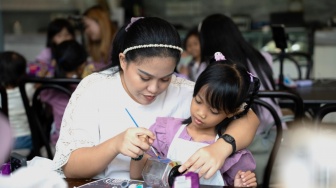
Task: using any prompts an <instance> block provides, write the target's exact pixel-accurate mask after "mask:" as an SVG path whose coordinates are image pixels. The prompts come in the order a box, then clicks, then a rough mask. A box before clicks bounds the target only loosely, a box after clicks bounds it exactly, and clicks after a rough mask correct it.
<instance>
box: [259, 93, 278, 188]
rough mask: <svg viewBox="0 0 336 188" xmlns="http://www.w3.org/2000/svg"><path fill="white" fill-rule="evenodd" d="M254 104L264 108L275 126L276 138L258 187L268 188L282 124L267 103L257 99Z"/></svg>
mask: <svg viewBox="0 0 336 188" xmlns="http://www.w3.org/2000/svg"><path fill="white" fill-rule="evenodd" d="M254 103H255V104H257V105H259V106H262V107H264V108H266V109H267V110H268V111H269V112H270V113H271V115H272V117H273V118H274V123H275V126H276V133H277V134H276V137H275V141H274V145H273V147H272V151H271V154H270V156H269V158H268V162H267V164H266V168H265V171H264V177H263V183H262V185H259V187H269V183H270V179H271V172H272V169H273V164H274V161H275V159H276V156H277V153H278V151H279V147H280V144H281V140H282V123H281V120H280V117H279V115H278V113H277V112H276V110H275V109H274V108H273V107H272V106H271V105H270V104H269V103H267V102H265V101H263V100H261V99H259V98H257V99H255V100H254Z"/></svg>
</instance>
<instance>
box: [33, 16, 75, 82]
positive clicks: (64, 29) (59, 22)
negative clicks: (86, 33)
mask: <svg viewBox="0 0 336 188" xmlns="http://www.w3.org/2000/svg"><path fill="white" fill-rule="evenodd" d="M75 38H76V35H75V29H74V27H73V26H72V25H71V23H70V22H69V21H68V20H66V19H63V18H58V19H55V20H53V21H51V22H50V23H49V25H48V31H47V44H46V48H44V49H43V50H42V51H41V52H40V53H39V54H38V55H37V57H36V62H37V66H38V67H39V70H38V72H37V73H36V74H37V76H39V77H54V67H55V62H53V56H54V55H53V49H54V47H55V46H56V45H58V44H60V43H62V42H63V41H66V40H73V39H75Z"/></svg>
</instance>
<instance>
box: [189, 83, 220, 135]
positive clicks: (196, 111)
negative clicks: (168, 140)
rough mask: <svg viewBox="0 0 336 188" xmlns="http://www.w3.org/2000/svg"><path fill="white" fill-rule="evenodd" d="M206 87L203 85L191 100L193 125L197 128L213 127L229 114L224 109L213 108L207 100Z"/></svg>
mask: <svg viewBox="0 0 336 188" xmlns="http://www.w3.org/2000/svg"><path fill="white" fill-rule="evenodd" d="M205 97H206V95H205V87H204V86H203V87H202V88H201V89H200V91H199V92H198V93H197V95H196V96H195V97H193V100H192V102H191V107H190V114H191V120H192V122H191V124H190V125H191V126H193V127H195V128H197V129H203V130H204V129H211V130H213V128H214V127H215V126H216V125H217V124H219V123H220V122H222V121H223V120H224V119H225V118H226V117H227V114H226V113H225V112H224V111H220V110H218V109H215V108H212V107H211V106H210V105H209V104H208V103H207V101H206V98H205Z"/></svg>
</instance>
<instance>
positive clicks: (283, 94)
mask: <svg viewBox="0 0 336 188" xmlns="http://www.w3.org/2000/svg"><path fill="white" fill-rule="evenodd" d="M263 98H271V99H273V100H278V99H281V100H284V99H286V100H292V102H289V104H290V108H291V109H292V111H293V113H294V118H291V119H290V120H291V121H299V120H302V119H301V118H302V117H303V101H302V99H301V98H300V97H299V96H298V95H296V94H293V93H290V92H287V91H265V90H264V91H259V93H258V94H257V96H256V98H255V101H254V104H255V105H257V106H258V107H260V108H266V109H267V110H268V111H269V112H270V114H271V116H272V117H273V119H274V125H273V126H276V134H274V135H275V136H274V139H275V140H274V143H273V145H270V146H273V147H270V148H272V149H271V150H270V154H269V157H268V160H267V163H266V166H265V169H264V170H263V177H262V179H260V181H261V182H262V183H260V181H258V182H259V186H260V187H268V186H269V184H270V179H271V173H272V169H273V166H274V162H275V159H276V156H277V153H278V151H279V147H280V143H281V141H282V134H283V130H282V121H281V119H283V118H282V117H280V116H279V114H278V113H277V111H276V110H275V109H274V107H273V106H272V105H271V104H270V103H268V102H266V101H264V100H262V99H263ZM279 101H280V100H279ZM287 121H289V120H288V119H287V120H286V122H287ZM269 128H271V127H269ZM259 136H260V137H259ZM264 136H265V135H256V138H255V139H257V140H256V141H258V139H262V140H263V142H264V141H267V142H273V140H271V139H270V138H273V137H272V136H270V137H269V138H264ZM264 139H267V140H264ZM257 143H258V142H257ZM260 145H263V144H260ZM265 146H266V145H265ZM253 148H254V149H253V150H252V148H251V152H252V154H253V155H255V156H256V157H260V158H259V161H260V160H263V159H264V156H267V153H263V151H264V150H261V151H259V150H258V149H257V150H256V148H255V146H254V147H253ZM260 152H262V153H260ZM259 172H260V169H259Z"/></svg>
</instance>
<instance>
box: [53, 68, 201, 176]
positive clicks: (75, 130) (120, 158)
mask: <svg viewBox="0 0 336 188" xmlns="http://www.w3.org/2000/svg"><path fill="white" fill-rule="evenodd" d="M112 72H113V69H109V70H106V71H104V72H100V73H93V74H91V75H89V76H87V77H85V78H84V79H83V80H82V81H81V83H80V84H79V85H78V87H77V89H76V90H75V92H74V93H73V94H72V96H71V99H70V101H69V104H68V106H67V108H66V110H65V112H64V116H63V120H62V125H61V131H60V137H59V140H58V142H57V145H56V153H55V157H54V160H53V162H54V169H55V170H56V169H59V168H61V167H62V166H63V165H64V164H65V163H66V162H67V161H68V159H69V156H70V153H71V152H72V151H74V150H76V149H78V148H81V147H91V146H95V145H98V144H100V143H102V142H104V141H106V140H108V139H110V138H112V137H114V136H116V135H117V134H119V133H121V132H123V131H125V130H126V129H127V128H129V127H134V126H135V125H134V123H133V121H132V120H131V118H130V117H129V115H128V114H127V112H126V111H125V108H127V109H128V111H129V112H130V113H131V114H132V116H133V118H134V119H135V120H136V121H137V123H138V125H139V126H140V127H146V128H149V127H150V126H151V125H152V124H154V122H155V119H156V118H157V117H160V116H164V117H177V118H188V117H189V116H190V104H191V99H192V93H193V89H194V82H191V81H188V80H186V79H183V78H178V77H176V76H174V75H173V77H172V80H171V83H170V85H169V87H168V88H167V90H166V91H165V92H163V93H162V94H160V95H159V96H157V98H156V100H155V101H154V102H153V103H151V104H149V105H141V104H139V103H137V102H135V101H134V100H133V99H132V98H131V97H130V96H129V95H128V94H127V93H126V91H125V90H124V88H123V86H122V83H121V79H120V74H119V72H117V73H115V74H113V73H112ZM92 165H94V163H93V164H92ZM129 167H130V157H127V156H124V155H122V154H119V155H117V157H116V158H115V159H114V160H113V161H112V162H111V163H110V164H109V165H108V167H107V168H106V169H105V171H104V172H102V173H101V174H99V175H98V176H96V178H103V177H113V178H127V179H128V178H129Z"/></svg>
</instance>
